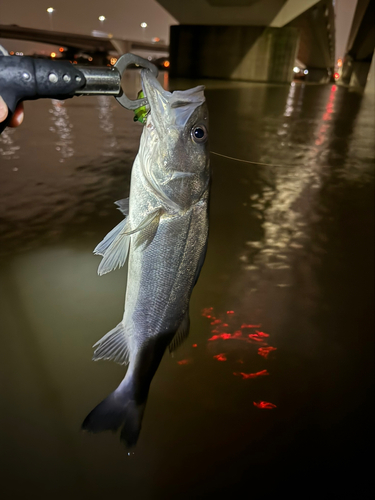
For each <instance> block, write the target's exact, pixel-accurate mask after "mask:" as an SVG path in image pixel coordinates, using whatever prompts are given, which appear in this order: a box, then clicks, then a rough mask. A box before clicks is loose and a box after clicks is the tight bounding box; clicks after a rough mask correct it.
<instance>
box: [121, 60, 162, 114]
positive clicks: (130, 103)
mask: <svg viewBox="0 0 375 500" xmlns="http://www.w3.org/2000/svg"><path fill="white" fill-rule="evenodd" d="M130 64H136V65H137V66H140V67H141V68H145V69H149V70H150V71H151V73H152V74H153V75H154V76H155V77H157V76H158V74H159V72H158V69H157V67H156V66H155V65H154V64H152V63H151V62H150V61H148V60H147V59H143V57H140V56H136V55H135V54H130V53H129V54H124V55H122V56H121V57H119V59H118V60H117V62H116V64H115V66H114V67H115V68H116V69H117V70H118V72H119V73H120V75H121V76H122V75H123V74H124V73H125V70H126V68H127V67H128V66H129V65H130ZM116 100H117V101H118V102H119V103H120V104H121V106H123V107H124V108H126V109H133V110H134V109H137V108H140V107H141V106H145V105H146V104H147V103H148V101H147V99H146V98H143V99H135V100H132V99H129V98H128V97H126V95H125V94H124V92H123V93H122V94H121V95H120V96H118V97H116Z"/></svg>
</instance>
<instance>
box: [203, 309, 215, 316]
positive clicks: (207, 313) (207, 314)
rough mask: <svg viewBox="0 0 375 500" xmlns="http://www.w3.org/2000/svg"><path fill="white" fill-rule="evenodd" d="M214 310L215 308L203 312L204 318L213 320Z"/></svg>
mask: <svg viewBox="0 0 375 500" xmlns="http://www.w3.org/2000/svg"><path fill="white" fill-rule="evenodd" d="M213 310H214V308H213V307H206V308H205V309H203V311H202V316H204V317H205V318H212V311H213Z"/></svg>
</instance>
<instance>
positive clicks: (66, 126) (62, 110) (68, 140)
mask: <svg viewBox="0 0 375 500" xmlns="http://www.w3.org/2000/svg"><path fill="white" fill-rule="evenodd" d="M51 102H52V108H51V109H50V110H49V112H50V113H51V115H52V117H51V118H52V122H53V126H52V127H50V128H49V130H50V131H51V132H53V133H55V134H57V135H58V140H57V141H56V148H55V149H56V151H58V152H59V153H60V156H61V158H60V160H59V161H60V163H63V162H64V161H65V160H66V159H67V158H70V157H71V156H73V155H74V148H73V134H72V128H73V125H72V124H71V123H70V121H69V115H68V111H67V109H66V104H65V102H64V101H58V100H56V99H52V101H51Z"/></svg>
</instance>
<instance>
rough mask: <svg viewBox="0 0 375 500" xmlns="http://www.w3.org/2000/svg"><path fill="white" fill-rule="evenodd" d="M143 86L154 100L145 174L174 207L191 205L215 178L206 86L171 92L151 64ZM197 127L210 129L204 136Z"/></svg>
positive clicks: (144, 148)
mask: <svg viewBox="0 0 375 500" xmlns="http://www.w3.org/2000/svg"><path fill="white" fill-rule="evenodd" d="M142 86H143V89H144V93H145V95H146V97H147V99H148V102H149V106H150V114H149V116H148V118H147V124H146V126H145V128H144V131H143V135H142V139H141V147H140V161H141V164H142V170H143V173H144V178H145V179H146V182H147V183H148V184H149V185H150V186H151V187H152V190H153V192H154V193H156V194H157V195H158V197H159V198H160V200H163V202H165V203H164V206H165V207H167V210H168V206H169V209H170V210H168V211H172V212H174V213H176V211H177V212H179V211H180V210H183V211H185V210H188V209H189V208H190V207H191V206H192V205H193V204H195V203H197V202H198V201H199V200H200V199H201V197H202V195H203V193H204V192H205V191H206V189H207V187H208V184H209V178H210V168H209V148H208V111H207V106H206V103H205V97H204V93H203V90H204V87H203V86H198V87H195V88H192V89H188V90H184V91H180V90H177V91H175V92H168V91H166V90H164V89H163V88H162V86H161V84H160V83H159V82H158V80H157V79H156V78H155V77H154V76H153V75H152V73H151V72H149V71H148V70H143V71H142ZM196 127H201V128H202V130H204V132H205V134H204V138H203V139H201V140H196V139H195V138H194V136H193V132H194V130H195V129H196ZM176 207H177V210H176Z"/></svg>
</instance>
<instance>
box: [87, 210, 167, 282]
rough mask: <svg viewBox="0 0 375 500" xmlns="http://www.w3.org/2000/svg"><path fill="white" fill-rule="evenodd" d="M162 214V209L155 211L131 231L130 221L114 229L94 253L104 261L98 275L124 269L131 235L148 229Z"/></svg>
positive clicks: (123, 222) (125, 221)
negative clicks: (120, 268) (101, 256)
mask: <svg viewBox="0 0 375 500" xmlns="http://www.w3.org/2000/svg"><path fill="white" fill-rule="evenodd" d="M162 213H163V209H162V208H158V209H156V210H154V211H153V212H151V213H150V214H148V215H147V216H146V217H145V218H144V219H143V220H142V222H141V223H140V224H139V225H138V226H137V227H136V228H135V229H130V227H129V219H125V220H124V221H122V222H120V224H118V225H117V226H116V227H115V228H114V229H112V231H111V232H110V233H108V235H107V236H106V237H105V238H104V240H103V241H102V242H101V243H99V245H98V246H97V247H96V248H95V250H94V253H96V254H100V255H103V259H102V261H101V263H100V265H99V268H98V274H99V275H100V276H102V275H103V274H107V273H109V272H111V271H113V270H114V269H117V268H118V267H122V266H123V265H124V264H125V262H126V259H127V257H128V253H129V247H130V239H131V238H130V235H132V234H134V233H137V232H139V231H142V229H145V228H146V227H148V226H149V225H150V224H151V223H152V222H153V221H154V220H155V219H156V218H159V217H160V216H161V214H162Z"/></svg>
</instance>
